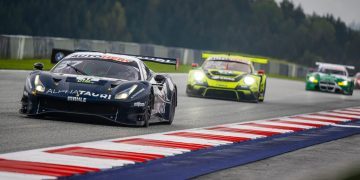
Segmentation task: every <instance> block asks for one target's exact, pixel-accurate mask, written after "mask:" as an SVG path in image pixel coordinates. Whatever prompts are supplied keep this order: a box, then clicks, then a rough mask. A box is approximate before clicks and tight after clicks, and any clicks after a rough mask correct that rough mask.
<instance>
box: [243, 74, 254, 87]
mask: <svg viewBox="0 0 360 180" xmlns="http://www.w3.org/2000/svg"><path fill="white" fill-rule="evenodd" d="M254 82H255V79H254V78H253V77H251V76H246V77H245V78H244V83H245V84H246V85H248V86H250V85H252V84H254Z"/></svg>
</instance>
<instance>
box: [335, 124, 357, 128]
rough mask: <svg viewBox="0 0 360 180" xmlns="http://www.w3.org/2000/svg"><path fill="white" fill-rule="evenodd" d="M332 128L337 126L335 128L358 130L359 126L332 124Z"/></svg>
mask: <svg viewBox="0 0 360 180" xmlns="http://www.w3.org/2000/svg"><path fill="white" fill-rule="evenodd" d="M332 126H337V127H346V128H360V126H354V125H341V124H334V125H332Z"/></svg>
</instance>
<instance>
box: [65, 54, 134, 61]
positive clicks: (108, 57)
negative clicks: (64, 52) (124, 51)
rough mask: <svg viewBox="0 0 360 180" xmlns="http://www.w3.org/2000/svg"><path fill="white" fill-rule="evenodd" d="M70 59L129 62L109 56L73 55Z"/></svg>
mask: <svg viewBox="0 0 360 180" xmlns="http://www.w3.org/2000/svg"><path fill="white" fill-rule="evenodd" d="M70 58H93V59H110V60H114V61H119V62H129V60H128V59H124V58H121V57H117V56H111V55H94V54H75V55H72V56H71V57H70Z"/></svg>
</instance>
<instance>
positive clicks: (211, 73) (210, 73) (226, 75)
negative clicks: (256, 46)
mask: <svg viewBox="0 0 360 180" xmlns="http://www.w3.org/2000/svg"><path fill="white" fill-rule="evenodd" d="M204 71H205V73H206V76H207V77H208V78H210V79H213V80H222V81H239V80H240V79H241V78H242V76H244V75H245V74H247V73H245V72H241V71H231V70H219V69H208V70H204Z"/></svg>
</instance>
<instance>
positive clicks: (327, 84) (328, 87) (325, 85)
mask: <svg viewBox="0 0 360 180" xmlns="http://www.w3.org/2000/svg"><path fill="white" fill-rule="evenodd" d="M319 88H320V90H322V91H329V92H333V91H335V88H336V84H335V82H331V81H320V82H319Z"/></svg>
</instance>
